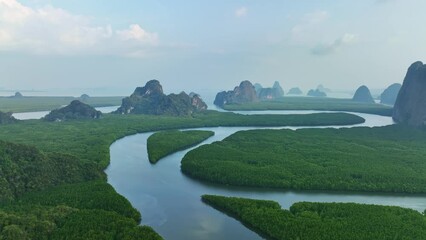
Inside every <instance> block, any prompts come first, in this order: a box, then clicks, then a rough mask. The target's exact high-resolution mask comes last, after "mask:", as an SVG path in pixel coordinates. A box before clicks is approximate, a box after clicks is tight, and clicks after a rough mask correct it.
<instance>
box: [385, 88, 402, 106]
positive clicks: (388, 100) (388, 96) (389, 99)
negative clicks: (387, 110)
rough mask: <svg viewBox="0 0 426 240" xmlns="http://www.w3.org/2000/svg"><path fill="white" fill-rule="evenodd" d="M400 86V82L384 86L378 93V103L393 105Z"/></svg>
mask: <svg viewBox="0 0 426 240" xmlns="http://www.w3.org/2000/svg"><path fill="white" fill-rule="evenodd" d="M401 87H402V85H401V84H399V83H394V84H392V85H390V86H389V87H388V88H386V89H385V90H384V91H383V93H382V94H381V95H380V103H381V104H387V105H391V106H393V105H394V104H395V102H396V98H397V97H398V93H399V90H400V89H401Z"/></svg>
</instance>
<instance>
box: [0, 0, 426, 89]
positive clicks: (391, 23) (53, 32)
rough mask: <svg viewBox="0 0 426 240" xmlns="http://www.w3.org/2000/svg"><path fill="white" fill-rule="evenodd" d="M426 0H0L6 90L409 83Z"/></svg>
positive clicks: (425, 43)
mask: <svg viewBox="0 0 426 240" xmlns="http://www.w3.org/2000/svg"><path fill="white" fill-rule="evenodd" d="M425 9H426V1H424V0H359V1H353V0H338V1H336V0H324V1H323V0H299V1H296V0H267V1H266V0H256V1H254V0H252V1H249V0H246V1H231V0H215V1H211V0H185V1H172V0H169V1H162V0H126V1H123V0H50V1H49V0H0V90H1V89H34V90H43V89H56V90H58V92H59V90H61V89H62V91H60V92H64V91H63V89H68V90H69V91H68V92H70V93H71V94H75V95H78V94H80V93H82V91H84V92H87V93H89V94H91V95H103V94H108V95H124V94H126V95H128V94H130V93H131V92H132V91H133V89H134V88H135V87H136V86H142V85H144V84H145V82H146V81H148V80H150V79H158V80H160V82H161V83H162V85H163V88H164V90H165V91H166V92H177V91H180V90H185V91H192V90H195V91H203V89H213V90H215V91H216V90H225V89H231V88H233V87H234V86H235V85H237V84H238V83H239V82H240V81H242V80H245V79H248V80H250V81H252V82H253V83H255V82H259V83H261V84H263V85H265V86H268V85H272V84H273V82H274V81H279V82H280V83H281V85H282V86H283V88H284V89H285V90H288V89H289V88H290V87H294V86H299V87H301V88H302V89H304V90H307V89H309V88H314V87H316V86H317V85H318V84H320V83H322V84H323V85H324V86H326V87H329V88H332V89H355V88H356V87H358V86H359V85H362V84H365V85H367V86H369V87H370V88H384V87H386V86H387V85H390V84H391V83H394V82H402V80H403V77H404V75H405V73H406V70H407V68H408V66H409V65H410V64H411V63H412V62H414V61H417V60H425V59H426V30H425V29H424V24H425V23H426V14H424V11H425Z"/></svg>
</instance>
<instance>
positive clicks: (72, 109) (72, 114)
mask: <svg viewBox="0 0 426 240" xmlns="http://www.w3.org/2000/svg"><path fill="white" fill-rule="evenodd" d="M101 116H102V113H101V112H100V111H96V109H94V108H93V107H91V106H89V105H87V104H85V103H82V102H80V101H79V100H74V101H72V102H71V103H70V104H69V105H68V106H66V107H63V108H60V109H55V110H53V111H51V112H50V113H49V114H47V115H46V116H45V117H44V118H43V119H44V120H45V121H50V122H55V121H66V120H72V119H97V118H100V117H101Z"/></svg>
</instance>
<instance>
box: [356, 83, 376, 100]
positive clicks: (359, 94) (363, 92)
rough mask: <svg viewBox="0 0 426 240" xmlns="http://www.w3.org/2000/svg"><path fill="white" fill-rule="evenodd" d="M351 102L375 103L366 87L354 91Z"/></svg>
mask: <svg viewBox="0 0 426 240" xmlns="http://www.w3.org/2000/svg"><path fill="white" fill-rule="evenodd" d="M352 101H355V102H363V103H375V102H374V99H373V96H371V93H370V89H368V87H366V86H364V85H362V86H361V87H359V88H358V89H357V90H356V92H355V94H354V96H353V98H352Z"/></svg>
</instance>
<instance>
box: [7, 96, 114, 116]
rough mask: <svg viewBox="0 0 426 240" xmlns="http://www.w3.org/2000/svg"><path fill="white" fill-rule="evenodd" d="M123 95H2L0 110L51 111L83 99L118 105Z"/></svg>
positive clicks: (90, 102) (91, 104)
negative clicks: (76, 96) (79, 96)
mask: <svg viewBox="0 0 426 240" xmlns="http://www.w3.org/2000/svg"><path fill="white" fill-rule="evenodd" d="M121 99H122V97H90V98H84V99H80V98H75V97H19V98H13V97H0V111H3V112H14V113H18V112H35V111H49V110H53V109H56V108H59V107H61V106H64V105H68V104H69V103H70V102H71V101H73V100H81V101H82V102H84V103H86V104H89V105H90V106H92V107H106V106H118V105H120V104H121Z"/></svg>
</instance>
